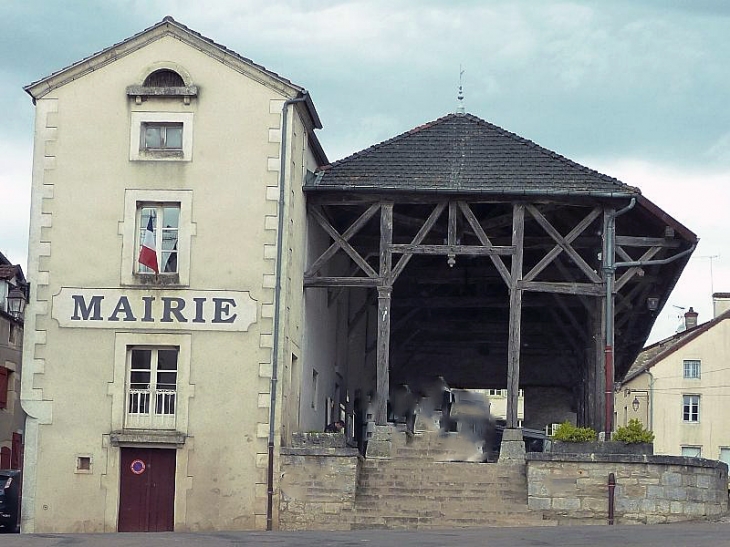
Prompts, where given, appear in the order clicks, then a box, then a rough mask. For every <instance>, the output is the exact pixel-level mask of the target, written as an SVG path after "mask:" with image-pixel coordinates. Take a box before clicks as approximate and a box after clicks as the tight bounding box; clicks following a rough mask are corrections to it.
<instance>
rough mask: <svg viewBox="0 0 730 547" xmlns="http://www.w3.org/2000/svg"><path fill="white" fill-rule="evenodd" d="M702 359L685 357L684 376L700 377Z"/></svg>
mask: <svg viewBox="0 0 730 547" xmlns="http://www.w3.org/2000/svg"><path fill="white" fill-rule="evenodd" d="M700 363H701V362H700V360H699V359H685V360H684V377H685V378H699V377H700Z"/></svg>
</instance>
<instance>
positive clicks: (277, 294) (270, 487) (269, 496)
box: [266, 91, 307, 532]
mask: <svg viewBox="0 0 730 547" xmlns="http://www.w3.org/2000/svg"><path fill="white" fill-rule="evenodd" d="M306 100H307V92H306V91H303V92H302V96H301V97H297V98H296V99H289V100H286V101H284V106H283V107H282V109H281V167H280V169H279V205H278V211H277V214H278V217H279V218H278V225H277V233H276V274H275V276H276V281H275V286H274V336H273V345H274V347H273V349H272V351H271V399H270V402H269V442H268V469H267V473H266V531H267V532H270V531H271V530H273V515H274V439H275V435H276V428H275V424H274V418H275V417H276V387H277V382H278V378H279V374H278V371H279V359H280V356H279V336H280V334H279V333H280V331H281V272H282V270H283V268H282V264H281V262H282V257H283V254H284V252H283V246H284V204H285V201H286V191H285V187H286V184H285V182H286V162H287V159H286V150H287V130H288V125H289V123H288V117H287V112H288V110H289V106H290V105H292V104H295V103H303V102H305V101H306Z"/></svg>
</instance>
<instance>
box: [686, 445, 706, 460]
mask: <svg viewBox="0 0 730 547" xmlns="http://www.w3.org/2000/svg"><path fill="white" fill-rule="evenodd" d="M682 456H686V457H689V458H701V457H702V447H701V446H683V447H682Z"/></svg>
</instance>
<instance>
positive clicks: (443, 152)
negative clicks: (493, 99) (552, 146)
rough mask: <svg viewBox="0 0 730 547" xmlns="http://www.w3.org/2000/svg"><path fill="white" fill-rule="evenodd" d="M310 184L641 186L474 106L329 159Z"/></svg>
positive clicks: (590, 191)
mask: <svg viewBox="0 0 730 547" xmlns="http://www.w3.org/2000/svg"><path fill="white" fill-rule="evenodd" d="M306 188H307V190H323V191H324V190H333V189H338V188H346V189H348V190H358V189H376V190H403V189H410V190H420V191H434V190H437V191H446V192H454V191H455V192H469V193H471V192H478V193H493V194H552V195H555V194H558V195H561V194H565V195H568V194H569V195H576V194H584V195H607V194H608V195H616V196H627V195H629V196H630V195H636V194H640V191H639V190H638V189H637V188H633V187H631V186H628V185H626V184H624V183H622V182H621V181H619V180H617V179H615V178H613V177H609V176H607V175H603V174H601V173H599V172H597V171H594V170H592V169H589V168H587V167H584V166H582V165H579V164H577V163H575V162H574V161H571V160H569V159H568V158H565V157H564V156H561V155H559V154H557V153H555V152H552V151H550V150H547V149H546V148H542V147H541V146H539V145H537V144H535V143H534V142H532V141H529V140H527V139H524V138H522V137H520V136H518V135H515V134H514V133H510V132H509V131H506V130H504V129H502V128H500V127H497V126H496V125H493V124H491V123H489V122H486V121H484V120H482V119H480V118H478V117H476V116H473V115H471V114H449V115H447V116H444V117H442V118H439V119H437V120H434V121H432V122H429V123H426V124H423V125H420V126H418V127H415V128H413V129H411V130H409V131H406V132H405V133H402V134H401V135H398V136H397V137H394V138H392V139H389V140H386V141H384V142H381V143H379V144H376V145H373V146H371V147H369V148H367V149H365V150H362V151H361V152H357V153H355V154H353V155H351V156H348V157H346V158H344V159H342V160H339V161H337V162H334V163H332V164H331V165H326V166H323V167H322V168H321V169H320V176H319V177H315V178H314V179H313V180H312V181H311V182H310V183H308V184H307V186H306Z"/></svg>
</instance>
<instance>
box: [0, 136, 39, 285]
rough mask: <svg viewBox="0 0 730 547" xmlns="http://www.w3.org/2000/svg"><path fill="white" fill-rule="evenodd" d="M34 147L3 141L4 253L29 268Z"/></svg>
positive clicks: (0, 231)
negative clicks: (27, 259)
mask: <svg viewBox="0 0 730 547" xmlns="http://www.w3.org/2000/svg"><path fill="white" fill-rule="evenodd" d="M31 156H32V150H31V147H30V146H28V145H24V144H18V143H17V142H12V141H10V142H9V141H6V140H3V141H0V165H2V169H1V170H0V196H2V201H0V204H1V205H2V207H1V210H2V214H0V251H2V253H3V254H4V255H5V256H6V257H7V258H8V260H10V261H12V262H13V263H15V264H20V265H21V266H22V267H23V271H24V272H27V269H26V264H27V262H26V258H27V254H28V220H29V215H30V182H31Z"/></svg>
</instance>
